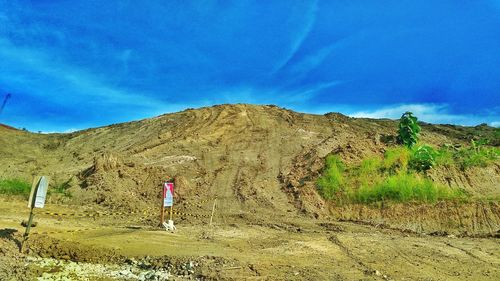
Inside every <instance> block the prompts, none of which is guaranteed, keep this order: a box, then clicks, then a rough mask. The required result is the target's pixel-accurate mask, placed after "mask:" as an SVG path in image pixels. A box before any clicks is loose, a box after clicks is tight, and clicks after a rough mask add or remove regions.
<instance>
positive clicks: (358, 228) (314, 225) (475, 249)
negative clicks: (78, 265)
mask: <svg viewBox="0 0 500 281" xmlns="http://www.w3.org/2000/svg"><path fill="white" fill-rule="evenodd" d="M46 211H57V212H60V213H84V212H85V211H87V212H89V210H84V209H83V208H76V207H64V206H53V205H52V206H47V208H46V209H44V210H43V212H46ZM27 215H28V210H27V208H26V206H25V203H24V202H8V201H2V202H1V207H0V231H1V233H2V237H1V239H2V240H1V241H2V243H3V244H2V246H4V245H6V244H9V243H10V245H11V246H12V245H13V244H15V241H16V239H19V238H20V234H21V233H22V231H23V229H22V227H21V226H20V222H21V221H22V220H23V219H26V218H27ZM147 216H148V215H144V214H137V215H128V216H127V215H125V216H100V217H82V218H74V217H69V216H68V217H52V216H48V215H42V214H40V213H39V214H38V215H36V219H35V221H37V223H38V225H37V227H35V228H34V229H33V232H34V234H33V235H32V236H31V238H30V240H29V243H28V244H29V248H30V255H31V256H32V257H36V256H42V257H44V258H47V257H55V258H58V259H72V260H76V261H80V262H82V261H91V262H92V263H94V264H96V263H102V264H109V263H120V262H123V261H122V260H120V259H118V258H117V259H113V257H112V255H111V254H110V253H113V255H118V256H120V257H128V258H131V257H134V258H135V259H137V260H141V259H145V258H146V256H148V258H150V257H170V258H178V259H187V260H193V261H197V262H199V263H200V265H199V266H198V267H197V268H196V270H195V272H194V273H193V274H192V275H186V276H184V275H172V276H171V279H172V278H174V280H175V278H177V279H189V278H194V279H200V280H201V279H203V280H499V279H500V243H499V242H500V241H499V240H498V239H497V238H488V239H486V238H456V237H454V236H450V237H447V236H442V237H439V236H429V235H424V234H416V233H405V232H402V231H399V230H394V229H383V228H378V227H375V226H367V225H363V224H358V223H353V222H336V221H327V220H313V219H307V218H304V217H300V216H298V215H292V214H291V213H290V214H289V215H288V216H280V215H276V216H275V217H274V218H273V219H270V218H269V217H266V219H265V220H263V219H261V218H260V217H262V216H265V214H264V215H263V214H259V215H258V216H257V215H253V214H242V215H241V217H240V218H232V219H230V218H225V220H226V221H225V222H224V221H222V220H220V219H218V220H216V223H215V224H214V226H213V227H208V226H207V225H206V224H205V223H204V222H203V221H202V220H200V221H199V222H190V223H188V222H186V221H182V220H181V219H180V218H178V219H176V221H177V227H178V230H177V231H176V232H175V233H168V232H165V231H161V230H158V229H156V228H154V227H153V226H151V223H150V222H149V220H148V218H147ZM270 221H273V222H272V223H269V222H270ZM14 229H15V230H18V232H17V233H16V232H14V231H13V230H14ZM7 230H12V231H10V232H9V231H7ZM66 230H82V231H77V232H62V231H66ZM59 231H61V232H59ZM43 232H54V233H49V234H35V233H43ZM49 237H50V238H49ZM54 245H57V246H54ZM88 249H93V250H92V251H90V250H88ZM4 255H5V256H4V257H3V260H1V261H2V263H3V266H2V267H0V270H4V271H7V270H8V269H6V268H5V266H6V265H8V263H9V258H12V260H10V262H13V261H14V257H9V255H14V254H13V253H11V252H8V251H7V253H4ZM23 258H24V257H23ZM213 260H219V261H220V262H213ZM31 263H32V267H31V269H28V271H29V270H31V271H32V272H31V273H30V274H34V275H32V276H41V275H42V273H43V272H45V275H44V276H51V275H50V274H53V275H52V277H54V278H56V277H57V274H58V272H60V271H61V270H54V269H53V268H52V269H51V268H45V269H43V270H42V271H40V269H37V270H38V271H35V272H33V271H34V270H35V269H34V268H37V267H36V266H35V265H36V261H33V260H32V261H31ZM59 267H60V266H59ZM28 268H30V267H28ZM59 269H60V268H59ZM50 272H52V273H50ZM4 274H11V275H10V277H13V278H14V279H13V280H17V279H19V280H23V278H22V274H26V273H25V272H18V273H15V272H10V273H9V272H5V273H4ZM16 274H17V275H16ZM0 276H1V273H0ZM80 277H81V278H82V280H85V273H81V275H80ZM16 278H17V279H16ZM89 278H90V280H94V279H93V277H89ZM95 278H97V277H95ZM114 279H119V277H116V278H114ZM122 279H126V278H125V277H124V278H122Z"/></svg>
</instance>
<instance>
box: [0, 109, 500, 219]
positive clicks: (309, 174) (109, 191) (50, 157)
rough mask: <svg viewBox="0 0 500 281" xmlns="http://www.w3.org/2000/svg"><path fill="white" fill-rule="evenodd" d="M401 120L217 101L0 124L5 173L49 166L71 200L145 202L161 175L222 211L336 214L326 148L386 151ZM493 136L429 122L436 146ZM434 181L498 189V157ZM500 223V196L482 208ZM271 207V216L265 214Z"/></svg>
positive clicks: (45, 170) (357, 155)
mask: <svg viewBox="0 0 500 281" xmlns="http://www.w3.org/2000/svg"><path fill="white" fill-rule="evenodd" d="M396 126H397V122H396V121H391V120H372V119H354V118H349V117H346V116H344V115H341V114H336V113H330V114H326V115H310V114H302V113H296V112H293V111H290V110H286V109H281V108H278V107H275V106H254V105H244V104H238V105H220V106H215V107H207V108H201V109H196V110H186V111H183V112H179V113H173V114H166V115H162V116H158V117H155V118H151V119H145V120H141V121H137V122H130V123H123V124H116V125H111V126H107V127H101V128H95V129H88V130H84V131H79V132H75V133H70V134H50V135H43V134H33V133H28V132H24V131H18V130H13V129H11V128H6V127H0V132H1V135H0V155H2V157H1V158H0V166H1V167H2V169H1V170H0V177H2V178H24V179H26V180H30V179H31V177H32V176H33V175H37V174H45V175H49V176H50V177H51V184H52V185H53V186H59V185H62V184H66V186H69V187H70V188H69V190H68V191H69V192H70V193H71V194H72V196H71V198H58V199H56V198H52V199H51V200H59V201H61V200H62V201H66V202H67V203H78V204H80V203H85V204H90V205H92V204H98V205H101V206H105V207H112V208H123V209H132V210H141V209H145V208H148V206H155V204H156V202H157V201H158V196H159V190H160V189H159V186H160V185H161V183H162V181H164V180H167V179H173V178H175V180H176V182H177V189H176V190H177V192H176V196H177V199H178V202H181V203H182V201H183V200H185V201H196V200H199V199H201V198H215V197H217V198H219V199H220V204H221V206H220V212H221V213H220V214H221V216H223V217H224V218H231V217H241V216H242V215H244V214H247V213H250V214H255V213H268V214H275V213H285V214H286V212H296V211H299V212H306V213H308V214H311V215H314V216H316V217H318V216H324V215H327V216H328V215H330V214H332V213H333V214H337V213H338V209H337V210H333V211H332V209H331V208H330V207H331V206H328V204H325V202H324V201H323V200H322V199H321V197H320V196H319V195H318V193H317V192H316V189H315V180H316V179H317V177H318V175H319V173H320V172H321V169H322V168H323V165H324V157H325V156H326V155H328V154H331V153H335V154H338V155H340V156H341V157H342V159H343V160H344V161H346V162H347V163H351V162H356V161H360V159H362V158H363V157H365V156H367V155H382V154H383V153H384V151H385V150H386V149H387V147H388V146H390V145H393V143H394V140H395V133H396ZM480 136H486V137H490V138H493V136H494V129H493V128H491V127H487V126H479V127H459V126H447V125H428V124H427V125H424V126H423V134H422V140H423V141H424V142H426V143H429V144H431V145H434V146H438V145H441V144H444V143H449V144H459V145H467V144H468V143H469V141H470V139H471V138H473V137H480ZM431 177H433V178H434V179H435V180H437V181H441V182H444V183H447V184H453V185H456V186H459V187H461V188H464V189H467V190H468V191H469V192H470V193H471V194H475V195H484V196H486V195H492V196H495V195H498V194H500V189H499V187H498V183H499V182H500V167H499V165H498V164H495V165H493V166H490V167H487V168H485V169H479V168H478V169H475V170H474V169H473V170H469V171H466V172H463V171H460V170H436V171H433V173H432V174H431ZM486 209H487V211H488V212H490V213H492V214H493V215H489V216H488V218H489V219H492V218H493V221H494V224H496V225H498V221H499V220H498V214H499V213H498V205H494V206H493V209H492V208H490V206H489V205H488V207H487V208H486ZM264 217H265V216H264Z"/></svg>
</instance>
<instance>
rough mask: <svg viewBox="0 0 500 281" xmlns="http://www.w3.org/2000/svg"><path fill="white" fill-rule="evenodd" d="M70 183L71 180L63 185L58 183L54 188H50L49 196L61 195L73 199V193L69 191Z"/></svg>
mask: <svg viewBox="0 0 500 281" xmlns="http://www.w3.org/2000/svg"><path fill="white" fill-rule="evenodd" d="M70 182H71V179H69V180H68V181H65V182H62V183H56V184H55V185H54V186H52V187H51V188H49V190H48V191H47V193H48V195H49V196H50V195H52V194H61V195H63V196H65V197H72V195H71V193H70V192H69V190H68V188H70V187H71V185H70Z"/></svg>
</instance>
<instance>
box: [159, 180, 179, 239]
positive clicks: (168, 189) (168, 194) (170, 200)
mask: <svg viewBox="0 0 500 281" xmlns="http://www.w3.org/2000/svg"><path fill="white" fill-rule="evenodd" d="M162 201H163V202H162V210H161V214H162V215H161V223H162V225H163V226H164V227H165V229H167V230H172V231H173V230H175V229H176V228H175V226H174V221H173V219H172V214H173V210H174V209H173V206H174V183H173V182H165V183H164V184H163V200H162ZM165 207H169V208H170V215H169V219H168V223H165V221H164V220H165V218H164V208H165Z"/></svg>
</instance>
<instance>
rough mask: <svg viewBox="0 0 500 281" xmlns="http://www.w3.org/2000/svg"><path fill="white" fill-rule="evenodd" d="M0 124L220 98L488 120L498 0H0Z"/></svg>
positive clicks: (58, 125) (125, 116) (496, 65)
mask: <svg viewBox="0 0 500 281" xmlns="http://www.w3.org/2000/svg"><path fill="white" fill-rule="evenodd" d="M0 91H1V94H2V96H1V97H2V99H3V95H5V93H7V92H8V93H11V94H12V98H11V99H10V100H9V101H8V103H7V105H6V107H5V109H4V111H3V112H2V113H1V115H0V122H2V123H6V124H9V125H12V126H15V127H25V128H27V129H29V130H32V131H38V130H41V131H45V132H51V131H58V132H64V131H69V130H75V129H83V128H87V127H94V126H102V125H107V124H111V123H117V122H124V121H130V120H136V119H140V118H146V117H152V116H156V115H159V114H162V113H167V112H174V111H179V110H183V109H185V108H188V107H200V106H208V105H213V104H220V103H254V104H277V105H279V106H282V107H286V108H290V109H293V110H297V111H301V112H308V113H318V114H322V113H326V112H331V111H340V112H342V113H345V114H349V115H351V116H356V117H389V118H398V117H399V116H400V115H401V113H402V112H404V111H406V110H411V111H413V112H415V113H416V115H417V116H419V117H420V119H421V120H423V121H427V122H434V123H454V124H465V125H476V124H479V123H483V122H485V123H489V124H491V125H495V126H499V125H500V116H499V115H500V114H499V113H500V0H473V1H472V0H470V1H456V0H449V1H448V0H440V1H424V0H420V1H415V0H410V1H405V0H394V1H390V0H385V1H380V0H372V1H368V0H366V1H355V0H331V1H326V0H318V1H291V0H284V1H277V0H274V1H245V0H238V1H206V0H197V1H160V0H158V1H153V0H148V1H125V0H122V1H114V0H106V1H102V0H85V1H77V0H65V1H63V0H59V1H57V0H50V1H49V0H36V1H35V0H33V1H20V0H19V1H15V0H0Z"/></svg>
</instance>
